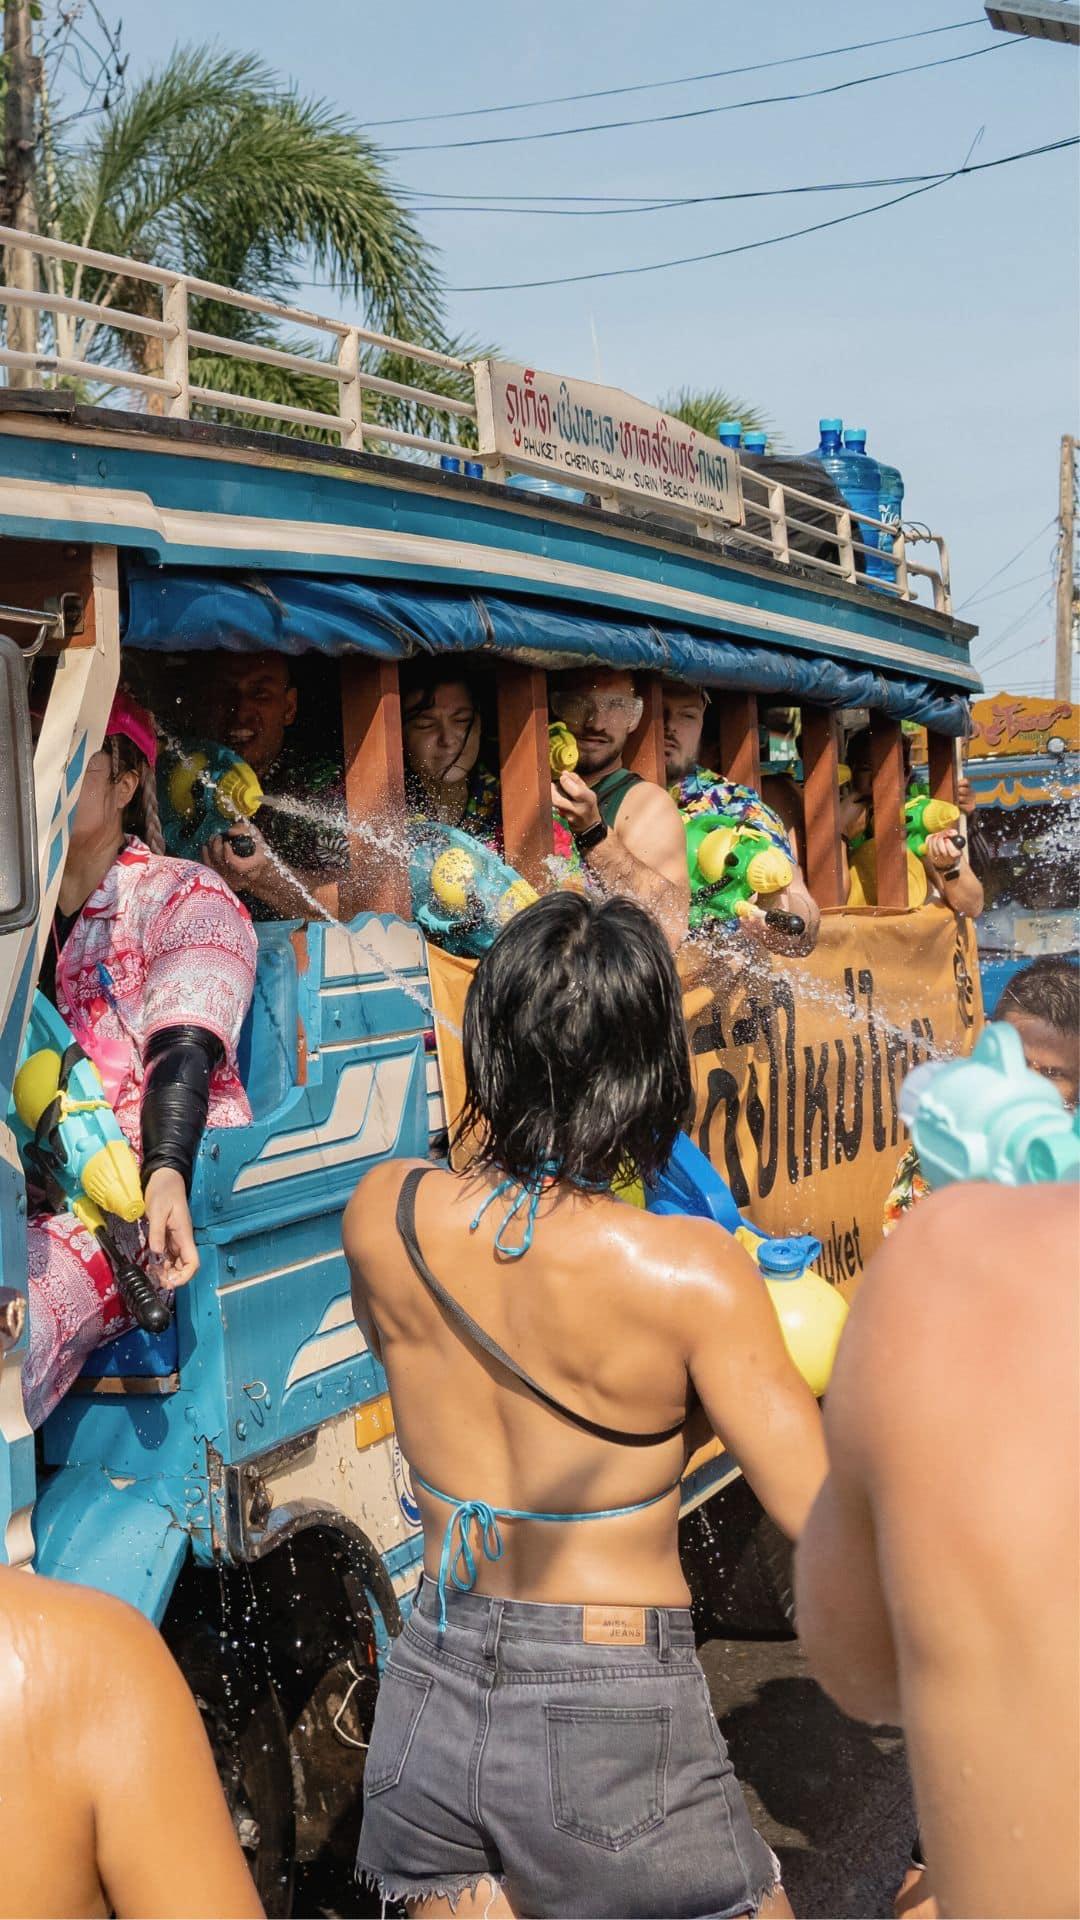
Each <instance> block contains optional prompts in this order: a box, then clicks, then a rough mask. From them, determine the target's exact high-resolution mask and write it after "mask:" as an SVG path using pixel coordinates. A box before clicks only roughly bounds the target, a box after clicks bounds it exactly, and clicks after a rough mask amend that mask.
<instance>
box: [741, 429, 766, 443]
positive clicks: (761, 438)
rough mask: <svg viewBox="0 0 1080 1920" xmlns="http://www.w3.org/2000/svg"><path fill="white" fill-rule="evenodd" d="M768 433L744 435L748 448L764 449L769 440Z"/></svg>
mask: <svg viewBox="0 0 1080 1920" xmlns="http://www.w3.org/2000/svg"><path fill="white" fill-rule="evenodd" d="M768 438H769V436H768V434H767V433H759V432H756V431H755V432H751V433H746V434H744V435H743V439H744V440H745V441H746V444H747V446H748V447H763V446H764V445H765V443H766V441H767V440H768Z"/></svg>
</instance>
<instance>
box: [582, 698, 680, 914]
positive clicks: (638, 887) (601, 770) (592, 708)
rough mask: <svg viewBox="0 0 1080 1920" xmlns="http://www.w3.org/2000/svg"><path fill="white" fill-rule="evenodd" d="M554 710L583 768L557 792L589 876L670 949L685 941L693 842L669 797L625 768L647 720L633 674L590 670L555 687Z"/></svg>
mask: <svg viewBox="0 0 1080 1920" xmlns="http://www.w3.org/2000/svg"><path fill="white" fill-rule="evenodd" d="M550 701H551V710H552V712H553V713H554V715H555V717H556V719H558V720H562V721H563V722H564V723H565V725H566V726H567V727H568V728H569V729H570V732H571V733H572V734H573V736H574V738H575V740H576V741H577V745H578V764H577V769H576V771H575V772H573V773H563V774H561V775H560V776H559V780H558V782H557V783H556V784H555V785H554V786H553V787H552V789H551V798H552V802H553V804H554V806H555V809H556V811H557V812H558V813H559V814H561V815H562V817H563V819H564V820H565V821H566V823H567V825H568V826H569V828H570V832H571V834H572V835H573V838H574V842H575V845H576V847H577V849H578V852H579V853H580V855H581V857H582V859H583V861H584V862H585V867H586V870H587V872H588V873H589V874H590V875H591V876H592V878H593V879H595V880H597V881H598V882H599V884H600V886H601V887H602V889H603V890H604V892H605V893H609V894H610V893H621V894H626V895H627V896H628V897H629V898H630V899H632V900H637V901H638V903H639V904H640V905H641V906H643V907H648V909H649V911H650V912H651V913H654V914H655V915H656V918H657V919H658V920H659V922H660V925H661V926H662V927H663V929H664V933H665V935H666V936H667V940H668V943H669V945H670V946H672V947H678V946H679V945H680V944H681V943H682V941H683V940H685V938H686V928H687V919H688V916H689V912H690V877H689V873H688V871H687V865H686V836H685V834H684V832H683V828H682V822H681V821H680V819H679V815H678V811H677V809H676V807H675V804H674V801H673V800H672V799H671V797H670V795H668V794H666V793H665V792H664V790H663V788H662V787H657V786H654V785H653V783H652V782H651V781H650V780H642V779H641V778H640V776H639V775H638V774H636V773H631V772H630V771H629V770H628V769H627V768H626V767H624V766H623V754H624V752H625V749H626V743H627V741H628V739H629V738H630V735H631V734H632V733H633V731H634V728H635V727H636V726H638V724H639V723H640V720H641V713H642V703H641V700H640V698H639V696H638V694H637V692H636V690H635V687H634V676H633V674H632V673H624V672H623V671H622V670H621V669H619V668H614V667H583V668H581V669H578V670H575V671H574V672H572V673H563V674H560V675H559V677H558V679H554V678H553V679H552V681H551V692H550Z"/></svg>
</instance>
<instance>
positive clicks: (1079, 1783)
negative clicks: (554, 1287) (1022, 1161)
mask: <svg viewBox="0 0 1080 1920" xmlns="http://www.w3.org/2000/svg"><path fill="white" fill-rule="evenodd" d="M1076 1224H1077V1193H1076V1189H1075V1187H1040V1188H1038V1189H1035V1188H1030V1187H1025V1188H1020V1189H1018V1190H1015V1191H1014V1190H1009V1189H1006V1188H1001V1187H991V1186H977V1187H976V1186H972V1187H958V1188H955V1189H952V1190H950V1191H948V1192H945V1193H941V1194H936V1195H933V1196H931V1198H930V1199H929V1200H927V1201H925V1202H923V1203H922V1204H921V1205H920V1206H919V1207H918V1208H917V1209H916V1210H915V1211H914V1212H913V1213H912V1214H911V1215H910V1216H909V1217H908V1218H907V1219H905V1220H904V1221H903V1223H902V1224H901V1226H900V1228H899V1230H898V1231H897V1232H896V1233H895V1234H894V1235H892V1236H891V1237H890V1238H889V1240H887V1241H886V1243H885V1246H884V1247H883V1248H882V1249H881V1250H880V1252H879V1253H877V1254H876V1255H875V1257H874V1260H873V1262H872V1263H871V1267H870V1270H869V1273H868V1275H867V1278H866V1280H865V1281H864V1283H863V1288H862V1290H861V1292H860V1295H859V1298H858V1300H857V1302H856V1304H855V1308H854V1310H853V1312H852V1316H851V1320H850V1322H849V1325H848V1329H847V1331H846V1333H845V1337H844V1341H843V1343H842V1346H841V1352H840V1357H839V1360H838V1363H837V1368H836V1372H835V1374H834V1377H833V1385H832V1388H831V1389H830V1396H829V1410H828V1416H827V1428H828V1433H829V1442H830V1462H831V1468H830V1475H829V1479H828V1481H827V1483H826V1486H825V1488H824V1489H823V1492H822V1495H821V1498H820V1500H819V1501H818V1503H817V1506H816V1507H815V1509H814V1512H813V1514H812V1516H811V1520H810V1524H809V1526H808V1528H807V1532H806V1536H805V1540H804V1543H803V1546H802V1548H801V1550H800V1555H799V1568H798V1572H799V1581H798V1588H799V1590H798V1605H799V1627H800V1633H801V1635H802V1637H803V1640H804V1643H805V1644H806V1646H807V1650H808V1652H809V1654H810V1658H811V1664H812V1666H813V1668H814V1670H815V1672H816V1673H817V1675H818V1677H819V1679H820V1680H821V1681H822V1683H823V1684H824V1685H825V1686H826V1687H827V1688H828V1690H829V1691H830V1693H832V1694H833V1695H834V1697H835V1698H836V1699H837V1700H838V1701H839V1703H840V1705H841V1706H843V1707H845V1708H846V1710H847V1711H848V1712H850V1713H855V1714H857V1715H859V1716H860V1717H861V1718H864V1719H875V1720H886V1719H887V1720H895V1719H898V1718H902V1721H903V1725H904V1729H905V1732H906V1734H907V1739H908V1747H909V1752H910V1755H911V1761H912V1769H913V1772H914V1775H915V1783H916V1797H917V1800H918V1803H919V1814H920V1821H921V1825H922V1831H923V1837H924V1841H925V1843H926V1846H927V1849H928V1853H929V1858H930V1863H931V1874H932V1880H933V1884H934V1890H935V1892H936V1893H937V1894H938V1897H939V1899H940V1901H941V1905H942V1910H943V1911H944V1912H947V1913H965V1914H971V1913H978V1914H1002V1915H1004V1914H1019V1913H1023V1914H1039V1915H1059V1914H1060V1915H1065V1914H1075V1913H1076V1912H1077V1911H1078V1906H1077V1902H1078V1901H1080V1859H1078V1846H1077V1827H1076V1805H1077V1798H1078V1795H1080V1777H1078V1772H1080V1769H1078V1740H1077V1729H1078V1718H1080V1673H1078V1640H1077V1624H1076V1623H1077V1608H1078V1600H1080V1595H1078V1591H1077V1551H1076V1549H1077V1533H1078V1521H1080V1496H1078V1487H1077V1437H1076V1436H1077V1415H1078V1411H1080V1408H1078V1401H1077V1362H1078V1325H1077V1303H1078V1287H1077V1255H1076V1241H1077V1236H1076Z"/></svg>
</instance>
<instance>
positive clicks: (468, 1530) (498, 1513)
mask: <svg viewBox="0 0 1080 1920" xmlns="http://www.w3.org/2000/svg"><path fill="white" fill-rule="evenodd" d="M413 1480H414V1481H415V1483H416V1485H417V1486H418V1487H423V1489H424V1492H425V1493H430V1494H431V1495H432V1497H433V1499H435V1500H441V1501H442V1502H443V1504H444V1505H445V1506H448V1507H450V1508H452V1509H453V1511H452V1512H451V1514H450V1517H449V1519H448V1520H447V1523H446V1532H445V1533H444V1534H443V1543H442V1552H441V1554H440V1555H439V1578H438V1582H437V1588H436V1590H437V1592H438V1596H439V1632H440V1633H442V1632H443V1631H444V1630H445V1627H446V1588H447V1581H448V1580H449V1582H450V1584H451V1585H452V1586H453V1587H455V1588H456V1590H457V1592H458V1593H471V1592H472V1590H473V1588H474V1587H475V1585H476V1574H477V1565H476V1554H475V1552H474V1550H473V1539H472V1530H473V1527H474V1526H475V1527H476V1528H477V1542H476V1544H477V1545H478V1546H479V1548H480V1551H481V1552H482V1553H483V1556H484V1558H485V1560H489V1561H491V1562H495V1561H496V1560H501V1559H502V1555H503V1540H502V1534H501V1533H500V1532H499V1521H500V1520H550V1521H555V1522H557V1523H560V1524H563V1525H572V1524H573V1523H574V1522H575V1521H581V1520H620V1519H622V1518H623V1516H624V1515H626V1514H631V1513H644V1512H645V1510H646V1508H647V1507H655V1506H657V1505H658V1504H659V1502H660V1501H661V1500H666V1499H667V1497H668V1495H669V1494H671V1493H674V1492H675V1489H676V1487H678V1486H679V1485H680V1484H681V1483H680V1481H679V1480H675V1481H673V1482H672V1484H671V1486H670V1487H661V1489H660V1492H659V1493H651V1494H650V1495H649V1497H648V1499H647V1500H635V1501H634V1503H633V1505H632V1506H629V1507H598V1508H595V1509H594V1510H593V1511H592V1512H590V1513H531V1512H530V1511H529V1509H528V1508H524V1507H492V1506H489V1505H488V1502H487V1501H486V1500H455V1498H454V1496H453V1494H452V1493H443V1492H442V1490H441V1489H440V1488H439V1487H433V1486H432V1484H431V1482H430V1480H425V1479H424V1478H423V1476H422V1475H421V1474H419V1473H414V1474H413ZM455 1530H456V1532H457V1551H456V1553H455V1551H454V1533H455Z"/></svg>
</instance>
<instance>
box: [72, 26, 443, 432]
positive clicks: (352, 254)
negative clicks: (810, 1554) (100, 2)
mask: <svg viewBox="0 0 1080 1920" xmlns="http://www.w3.org/2000/svg"><path fill="white" fill-rule="evenodd" d="M44 173H45V180H46V183H47V193H46V195H45V200H46V204H45V206H44V208H43V221H42V224H43V226H44V227H45V229H46V231H48V232H50V233H52V234H53V235H55V236H57V237H59V238H61V239H64V240H68V241H74V242H75V243H77V244H78V245H80V246H84V247H92V248H95V249H97V250H99V251H101V252H106V253H112V254H120V255H126V256H128V257H131V258H135V259H140V260H146V261H152V262H153V263H154V264H156V265H158V266H166V267H174V268H175V269H176V270H177V271H178V272H183V273H186V274H188V275H189V276H191V277H192V278H197V279H202V280H209V281H214V282H216V283H218V284H219V285H225V286H228V287H232V288H235V289H237V290H238V291H240V292H245V293H251V294H255V295H258V296H259V297H261V298H264V299H268V300H273V301H278V302H281V303H283V304H296V305H300V306H304V307H306V306H308V305H309V304H310V305H313V306H314V305H317V304H318V303H317V302H310V301H309V299H308V298H307V297H306V296H303V297H302V296H301V289H302V287H303V284H304V281H305V279H307V280H309V281H314V282H321V283H322V284H324V285H326V286H327V287H328V288H330V289H332V290H334V291H336V292H337V293H339V294H343V295H349V296H351V297H352V298H353V299H355V300H356V301H357V302H358V304H359V306H360V310H361V314H362V318H363V321H364V323H365V324H366V325H368V326H370V327H372V328H373V329H375V330H377V331H380V332H386V333H391V334H394V335H397V336H404V337H405V338H406V339H409V340H410V341H412V342H415V343H416V344H423V345H429V346H437V347H439V348H441V349H443V350H446V351H450V352H453V351H455V343H453V342H450V341H448V339H447V337H446V334H445V329H444V325H443V314H442V301H441V293H440V283H439V274H438V267H437V261H436V256H435V254H434V252H433V250H432V248H431V247H430V246H429V244H428V243H427V242H426V241H425V240H424V239H423V238H422V236H421V234H420V233H419V231H418V229H417V228H416V226H415V225H414V224H413V221H412V219H411V217H410V215H409V213H408V212H407V211H406V209H405V206H404V204H403V202H402V200H401V199H400V198H399V197H398V195H397V193H396V192H395V189H394V187H393V184H392V182H391V181H390V179H389V178H388V175H387V172H386V169H385V165H384V163H383V161H382V158H381V156H380V154H379V151H378V149H377V147H376V146H375V145H374V143H373V142H372V141H370V140H368V139H367V138H366V137H365V135H364V134H363V133H362V132H361V131H360V129H359V128H358V127H356V126H354V125H353V124H352V123H351V122H349V121H348V120H346V119H345V118H344V117H343V116H342V115H340V114H338V113H336V112H335V111H334V110H333V109H331V108H330V107H329V106H328V105H327V104H326V103H325V102H322V101H313V100H305V99H302V98H301V97H300V96H299V95H298V94H297V93H296V91H295V90H294V89H293V88H291V87H289V86H288V85H287V84H286V83H284V82H283V81H282V80H281V79H280V77H279V76H278V75H276V74H274V73H273V72H272V71H271V70H270V69H269V68H268V67H267V66H266V65H265V64H264V63H263V62H262V61H261V60H260V59H258V58H257V56H255V55H253V54H229V53H221V52H219V51H217V50H216V49H209V48H199V47H194V48H180V49H177V50H176V51H175V52H174V53H173V54H172V56H171V57H170V59H169V60H168V61H166V63H165V64H164V65H163V66H162V67H160V68H158V69H157V70H156V71H154V72H152V73H150V74H149V75H147V77H146V78H145V79H143V80H142V81H140V82H139V83H138V84H137V85H135V86H133V87H131V88H130V89H129V91H128V92H127V93H126V94H125V95H124V96H123V97H122V98H121V99H120V100H119V101H118V102H116V103H115V104H114V105H113V106H112V107H111V108H110V109H109V111H108V112H106V113H105V114H104V115H102V116H101V117H100V118H99V119H98V121H97V122H96V124H95V126H94V129H93V131H92V133H91V135H90V137H89V139H88V141H87V142H86V144H85V145H84V146H83V147H82V148H81V149H80V150H78V151H74V150H65V149H63V148H60V149H58V150H57V151H55V152H52V153H49V154H47V156H46V167H45V169H44ZM45 270H46V272H47V273H48V275H49V284H50V288H51V290H54V291H56V292H67V293H70V294H72V295H73V296H75V297H76V298H78V299H82V300H89V301H91V302H93V303H94V304H95V305H101V306H106V307H109V306H111V307H113V308H115V309H122V310H124V311H127V312H129V313H135V314H140V315H144V316H149V317H156V315H157V314H158V312H159V311H160V308H159V305H158V295H157V292H156V289H154V288H153V287H150V286H147V285H145V284H143V283H141V282H138V281H132V280H125V279H123V278H122V277H120V276H118V275H116V274H114V273H110V272H107V271H104V270H101V269H97V268H90V267H85V266H76V267H71V266H68V265H64V264H62V263H60V262H49V263H47V264H46V269H45ZM189 311H190V324H191V326H192V328H193V329H198V330H199V331H201V332H204V333H216V334H219V335H224V336H227V337H228V338H229V339H231V340H236V341H237V342H240V343H243V344H246V345H248V346H250V347H259V346H264V347H268V348H273V349H277V350H282V349H284V350H285V351H288V352H293V353H300V354H303V355H304V356H305V357H307V356H310V357H311V359H312V371H311V373H310V374H308V373H306V372H302V373H301V372H297V371H296V370H289V369H284V368H280V367H274V366H270V365H267V364H266V363H265V362H260V361H258V360H238V359H235V358H232V357H231V356H227V355H224V354H222V353H216V352H214V351H212V350H198V351H193V352H192V355H191V379H192V383H193V384H194V385H199V386H204V387H213V388H216V389H218V390H220V391H227V392H231V393H237V394H243V395H245V396H248V397H252V398H256V399H264V400H267V401H282V402H285V403H286V404H289V405H292V406H300V407H305V408H309V409H310V410H312V411H313V412H332V411H334V410H335V409H336V406H337V401H338V394H337V388H336V386H335V385H334V384H333V383H332V382H331V381H329V380H327V379H326V378H325V377H323V378H320V377H319V375H318V373H317V367H318V358H317V355H316V350H315V349H314V348H313V347H312V346H311V345H310V343H309V342H308V341H307V339H306V338H292V337H289V336H288V335H287V334H283V332H282V330H281V329H280V327H278V326H277V325H276V324H275V323H274V322H273V321H271V320H270V319H268V318H266V317H265V316H262V315H258V314H253V313H250V312H246V311H245V310H244V309H243V308H240V307H236V306H233V305H232V304H231V303H226V302H211V301H208V300H199V299H195V298H193V299H192V300H191V302H190V309H189ZM56 338H57V348H58V351H59V353H60V354H61V355H64V356H67V357H74V358H79V359H90V360H93V361H95V362H100V364H101V367H102V380H103V383H105V384H106V385H107V383H108V368H109V365H110V364H112V365H117V364H120V363H121V361H122V362H123V364H126V365H128V366H133V367H134V368H135V370H136V371H139V372H150V373H153V372H157V371H159V370H160V367H161V343H160V341H159V340H157V339H155V338H153V337H151V336H146V335H142V334H123V335H119V336H118V335H116V334H114V333H113V332H112V331H111V330H110V329H107V328H102V326H101V324H100V322H99V321H98V320H96V319H91V318H81V319H76V318H74V317H70V316H64V315H60V316H58V317H57V321H56ZM458 344H459V345H463V346H464V349H465V350H464V352H462V354H461V356H460V357H462V358H464V357H466V354H471V353H472V352H475V351H479V350H478V349H475V348H473V347H471V346H470V345H469V343H458ZM383 361H384V356H383V354H382V353H381V351H380V350H377V349H371V350H369V351H368V353H367V356H366V365H367V368H368V369H369V370H371V371H374V372H377V373H380V374H383V375H384V377H388V378H391V379H392V378H395V377H396V378H398V379H399V380H400V379H404V380H406V381H412V382H413V383H416V382H417V381H420V382H422V384H423V385H425V386H428V387H436V386H437V387H438V390H439V391H447V392H452V393H453V394H454V395H455V397H459V398H471V381H470V380H469V377H468V375H467V374H466V375H457V374H454V373H452V372H450V371H448V370H436V369H428V370H425V372H424V373H423V374H418V373H417V370H416V365H415V363H412V362H407V363H402V364H401V365H399V366H398V367H397V368H387V367H384V365H383ZM405 367H407V368H408V369H409V370H408V371H403V368H405ZM429 375H430V376H431V377H429ZM369 403H370V409H371V412H372V414H373V415H377V417H379V418H381V419H383V420H386V419H388V418H392V419H393V420H394V423H395V424H399V423H403V424H406V425H409V426H411V427H415V426H416V425H421V426H422V429H423V430H425V431H432V430H433V428H434V430H435V431H449V428H448V427H447V426H446V424H445V416H435V417H433V418H423V417H422V416H420V415H419V414H418V413H417V409H415V408H409V407H402V405H401V403H399V402H397V401H395V400H394V399H393V398H392V397H391V398H389V399H387V398H386V397H383V396H379V397H378V398H376V397H374V396H371V395H368V394H365V410H367V408H368V405H369ZM222 417H227V416H225V415H223V416H222ZM436 421H438V422H440V423H442V424H441V425H436ZM256 424H266V425H273V426H274V427H275V429H276V430H277V431H279V432H280V431H281V430H282V424H283V423H281V422H279V421H277V420H270V419H267V420H265V421H264V422H261V423H260V422H258V421H256ZM468 424H471V423H468ZM285 430H286V431H287V430H288V429H287V428H286V429H285Z"/></svg>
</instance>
